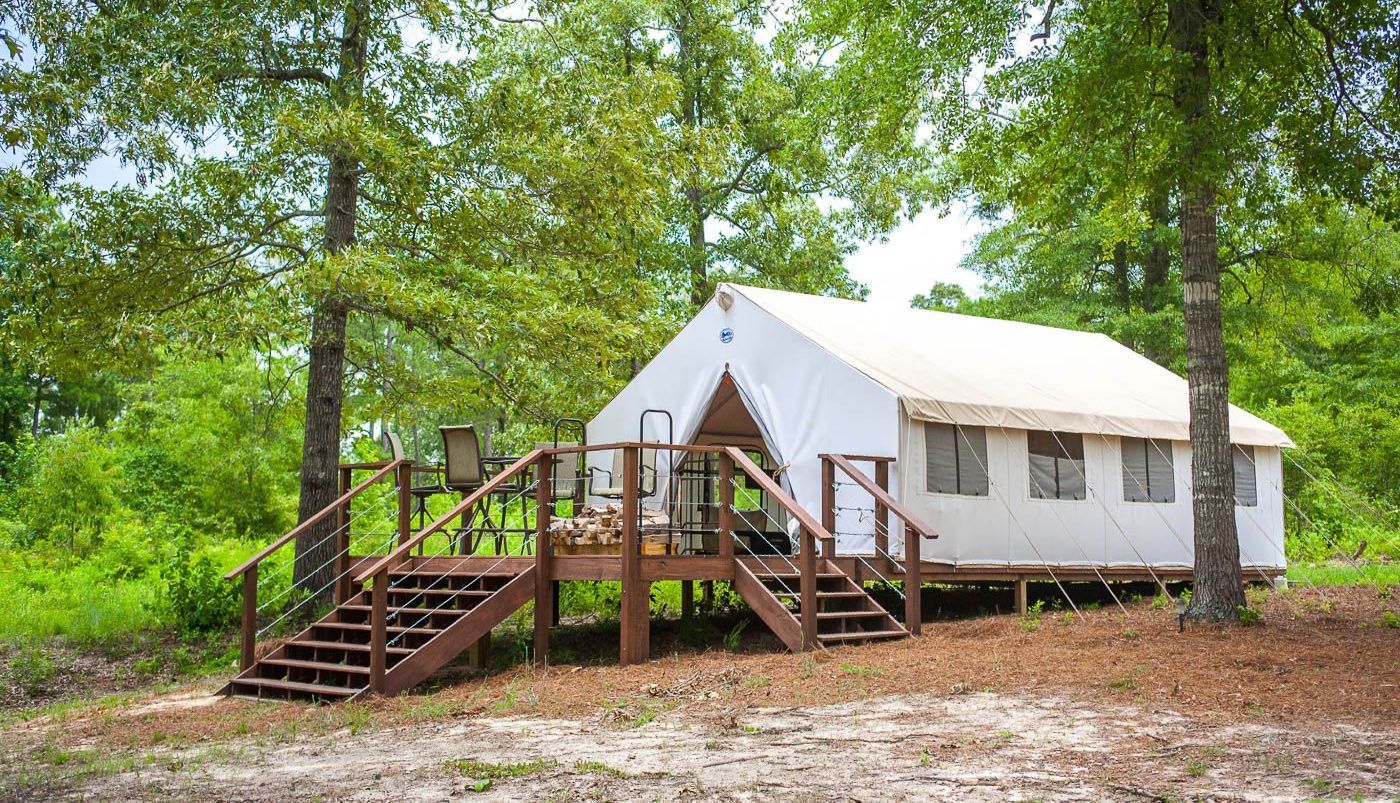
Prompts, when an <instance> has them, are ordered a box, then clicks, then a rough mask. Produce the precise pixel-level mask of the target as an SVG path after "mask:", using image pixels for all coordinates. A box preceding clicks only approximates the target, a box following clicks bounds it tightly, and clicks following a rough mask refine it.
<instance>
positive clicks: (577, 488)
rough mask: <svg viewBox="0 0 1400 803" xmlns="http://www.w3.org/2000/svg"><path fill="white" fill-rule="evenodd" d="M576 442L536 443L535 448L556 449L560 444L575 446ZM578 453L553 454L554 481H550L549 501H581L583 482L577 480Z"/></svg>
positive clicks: (580, 477) (578, 477)
mask: <svg viewBox="0 0 1400 803" xmlns="http://www.w3.org/2000/svg"><path fill="white" fill-rule="evenodd" d="M577 445H578V444H577V443H570V442H563V443H537V444H535V448H536V449H557V448H559V447H561V446H563V447H568V446H577ZM578 469H579V453H578V452H566V453H564V454H557V455H555V456H554V481H553V482H552V483H550V489H549V501H551V502H562V501H564V500H566V499H567V500H570V501H572V502H573V503H574V504H578V503H580V502H582V501H583V483H582V482H580V481H579V480H580V479H582V475H581V474H579V470H578Z"/></svg>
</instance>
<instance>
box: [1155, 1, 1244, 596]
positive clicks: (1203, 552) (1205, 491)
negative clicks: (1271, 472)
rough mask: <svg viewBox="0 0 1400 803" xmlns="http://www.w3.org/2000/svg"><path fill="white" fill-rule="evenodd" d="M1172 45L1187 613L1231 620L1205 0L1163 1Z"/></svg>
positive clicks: (1233, 569)
mask: <svg viewBox="0 0 1400 803" xmlns="http://www.w3.org/2000/svg"><path fill="white" fill-rule="evenodd" d="M1169 13H1170V16H1171V25H1172V33H1173V43H1174V46H1175V47H1176V48H1177V50H1178V51H1180V52H1181V53H1183V54H1184V55H1186V56H1188V57H1189V66H1188V67H1187V68H1186V69H1185V70H1184V71H1183V72H1182V74H1181V75H1179V76H1178V78H1179V80H1178V83H1177V91H1176V95H1175V102H1176V105H1177V109H1178V112H1179V113H1180V114H1181V119H1182V121H1183V123H1184V125H1185V128H1184V131H1185V138H1184V140H1183V145H1184V157H1185V159H1184V161H1183V174H1182V178H1181V180H1180V182H1179V187H1180V193H1181V279H1182V287H1183V292H1184V295H1185V302H1186V306H1185V318H1186V374H1187V384H1188V388H1189V394H1190V395H1189V399H1190V410H1191V477H1192V481H1193V484H1194V490H1193V494H1192V499H1191V512H1192V523H1193V525H1194V528H1195V542H1196V555H1195V559H1196V581H1195V584H1194V588H1193V591H1192V595H1191V604H1190V607H1189V608H1188V609H1187V616H1188V617H1190V618H1193V619H1206V620H1212V621H1224V620H1227V619H1233V618H1234V617H1235V616H1236V612H1237V610H1238V608H1239V607H1240V606H1241V605H1244V604H1245V598H1244V579H1243V576H1242V573H1241V570H1240V545H1239V535H1238V533H1237V532H1236V528H1235V501H1234V500H1235V475H1234V466H1233V458H1232V455H1231V451H1230V448H1231V447H1230V404H1229V401H1230V385H1229V373H1228V368H1227V365H1226V359H1225V338H1224V333H1223V331H1222V328H1221V321H1220V254H1219V250H1218V246H1217V243H1216V209H1215V180H1214V178H1212V177H1211V175H1210V173H1209V170H1210V168H1211V167H1213V165H1209V164H1208V163H1207V162H1206V161H1205V160H1206V159H1207V158H1208V157H1207V156H1206V154H1207V153H1208V150H1207V146H1208V144H1209V142H1210V139H1211V138H1210V136H1209V129H1210V126H1211V122H1212V121H1211V113H1210V112H1211V108H1210V105H1211V98H1210V94H1211V87H1210V80H1211V79H1210V63H1209V60H1208V57H1209V28H1210V27H1211V26H1212V25H1214V24H1215V23H1216V21H1217V20H1218V19H1219V9H1218V8H1217V7H1216V6H1215V5H1214V2H1213V0H1172V3H1171V5H1170V6H1169Z"/></svg>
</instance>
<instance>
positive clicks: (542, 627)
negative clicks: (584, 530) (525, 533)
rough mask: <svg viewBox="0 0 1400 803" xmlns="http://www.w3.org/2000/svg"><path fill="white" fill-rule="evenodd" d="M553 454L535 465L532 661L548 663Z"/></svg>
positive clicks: (551, 599)
mask: <svg viewBox="0 0 1400 803" xmlns="http://www.w3.org/2000/svg"><path fill="white" fill-rule="evenodd" d="M553 500H554V455H553V454H543V455H540V459H539V463H538V464H536V467H535V663H537V664H540V665H541V666H543V665H545V664H548V663H549V626H550V624H552V620H553V618H554V617H553V616H552V615H551V614H552V608H553V607H554V583H553V582H552V580H553V574H554V544H553V542H552V539H550V537H549V519H550V514H551V513H553V510H552V507H553V504H554V502H553Z"/></svg>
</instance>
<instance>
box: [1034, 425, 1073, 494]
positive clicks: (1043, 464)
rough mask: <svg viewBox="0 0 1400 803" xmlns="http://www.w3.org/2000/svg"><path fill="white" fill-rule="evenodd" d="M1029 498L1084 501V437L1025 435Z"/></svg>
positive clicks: (1047, 433)
mask: <svg viewBox="0 0 1400 803" xmlns="http://www.w3.org/2000/svg"><path fill="white" fill-rule="evenodd" d="M1026 450H1027V452H1029V456H1030V474H1031V498H1032V499H1083V498H1085V486H1084V437H1083V436H1082V435H1080V434H1078V433H1075V432H1041V431H1039V430H1031V431H1029V432H1027V433H1026Z"/></svg>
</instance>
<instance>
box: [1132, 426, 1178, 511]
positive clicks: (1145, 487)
mask: <svg viewBox="0 0 1400 803" xmlns="http://www.w3.org/2000/svg"><path fill="white" fill-rule="evenodd" d="M1121 443H1122V445H1123V501H1125V502H1175V501H1176V478H1175V477H1174V476H1173V475H1172V443H1171V441H1164V440H1157V439H1153V438H1122V439H1121Z"/></svg>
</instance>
